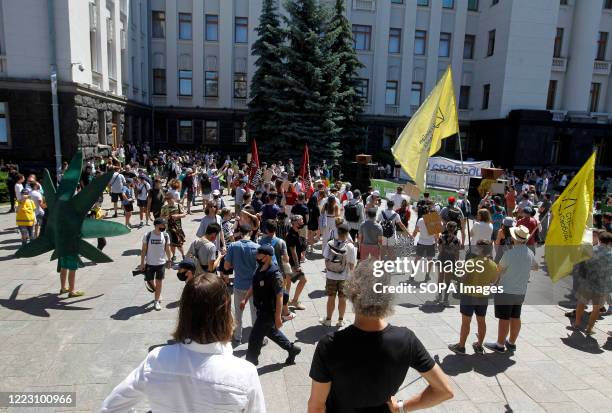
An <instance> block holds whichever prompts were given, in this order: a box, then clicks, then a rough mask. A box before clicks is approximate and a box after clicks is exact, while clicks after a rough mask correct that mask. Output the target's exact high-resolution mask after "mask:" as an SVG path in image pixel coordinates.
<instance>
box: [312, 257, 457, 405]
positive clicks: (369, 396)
mask: <svg viewBox="0 0 612 413" xmlns="http://www.w3.org/2000/svg"><path fill="white" fill-rule="evenodd" d="M389 281H390V275H388V274H387V275H384V276H383V277H381V278H376V277H374V276H373V265H372V261H362V262H361V263H360V264H359V265H358V266H357V268H356V269H355V271H354V273H353V276H352V277H351V278H350V279H349V280H348V284H347V286H346V294H347V297H348V299H349V300H350V301H351V302H352V303H353V307H354V310H355V323H354V324H353V325H351V326H349V327H347V328H345V329H343V330H339V331H336V332H335V333H332V334H329V335H327V336H325V337H323V338H322V339H321V340H320V341H319V344H318V345H317V348H316V350H315V354H314V357H313V359H312V365H311V367H310V377H311V378H312V388H311V393H310V399H309V400H308V408H309V411H319V410H321V411H322V410H323V409H325V411H327V412H328V413H335V412H339V413H344V412H346V413H348V412H356V411H359V412H362V411H363V412H381V413H382V412H389V411H392V412H400V413H401V412H404V411H412V410H417V409H424V408H428V407H432V406H435V405H437V404H439V403H441V402H443V401H444V400H448V399H450V398H452V397H453V390H452V388H451V385H450V383H449V379H448V377H447V376H446V375H445V374H444V372H443V371H442V369H441V368H440V366H438V365H437V364H436V363H435V362H434V360H433V359H432V358H431V356H430V355H429V353H428V352H427V350H426V349H425V347H424V346H423V344H422V343H421V342H420V341H419V339H418V338H417V337H416V336H415V335H414V333H413V332H412V331H410V330H409V329H407V328H405V327H396V326H392V325H390V324H388V323H387V322H386V321H385V317H387V316H388V315H390V314H391V313H392V310H393V308H392V301H393V297H392V294H390V293H387V292H384V291H383V290H382V286H387V285H389V284H390V282H389ZM409 367H412V368H414V369H416V370H417V371H418V372H419V373H420V374H421V376H423V378H425V380H426V381H427V382H428V384H429V386H428V387H427V388H425V389H424V390H423V391H422V392H421V393H420V394H417V395H415V396H413V397H411V398H410V399H408V400H399V401H398V400H395V399H394V398H393V395H394V394H395V393H396V392H397V391H398V390H399V388H400V386H401V384H402V382H403V381H404V379H405V378H406V373H407V372H408V368H409Z"/></svg>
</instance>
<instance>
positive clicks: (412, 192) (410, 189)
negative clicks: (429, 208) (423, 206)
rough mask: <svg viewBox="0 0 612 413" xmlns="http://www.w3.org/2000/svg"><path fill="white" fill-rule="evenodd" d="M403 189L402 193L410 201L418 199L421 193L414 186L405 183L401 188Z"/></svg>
mask: <svg viewBox="0 0 612 413" xmlns="http://www.w3.org/2000/svg"><path fill="white" fill-rule="evenodd" d="M403 188H404V193H405V194H406V195H408V196H409V197H410V199H415V200H416V199H419V195H420V194H421V191H420V190H419V188H418V187H417V186H416V185H413V184H411V183H407V184H405V185H404V186H403Z"/></svg>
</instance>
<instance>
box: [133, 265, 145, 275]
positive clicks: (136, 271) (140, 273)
mask: <svg viewBox="0 0 612 413" xmlns="http://www.w3.org/2000/svg"><path fill="white" fill-rule="evenodd" d="M144 273H145V271H144V270H141V269H140V268H138V267H136V269H135V270H132V277H136V276H137V275H144Z"/></svg>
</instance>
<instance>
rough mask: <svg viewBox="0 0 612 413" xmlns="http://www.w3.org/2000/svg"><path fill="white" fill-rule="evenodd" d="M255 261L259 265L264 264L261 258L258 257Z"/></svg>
mask: <svg viewBox="0 0 612 413" xmlns="http://www.w3.org/2000/svg"><path fill="white" fill-rule="evenodd" d="M256 261H257V264H259V265H264V263H265V261H264V260H262V259H259V260H256Z"/></svg>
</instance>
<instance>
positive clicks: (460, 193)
mask: <svg viewBox="0 0 612 413" xmlns="http://www.w3.org/2000/svg"><path fill="white" fill-rule="evenodd" d="M457 193H458V194H459V195H465V189H463V188H461V189H460V190H458V191H457Z"/></svg>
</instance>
